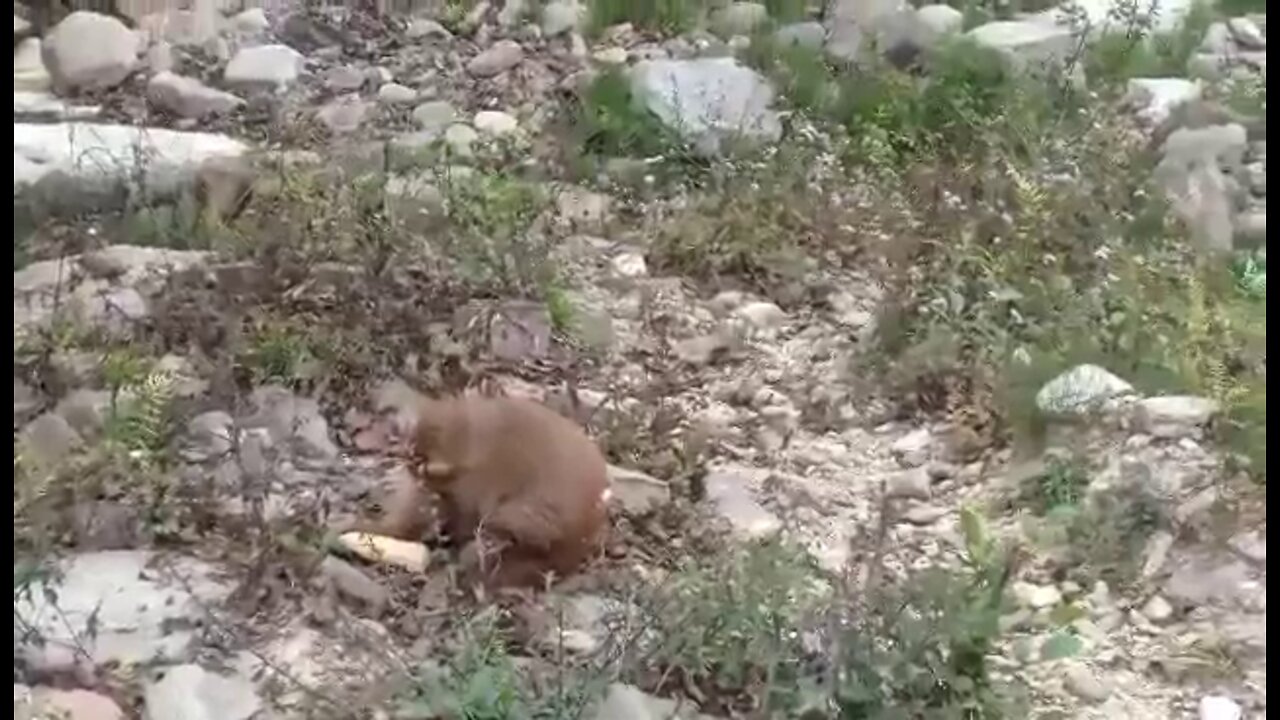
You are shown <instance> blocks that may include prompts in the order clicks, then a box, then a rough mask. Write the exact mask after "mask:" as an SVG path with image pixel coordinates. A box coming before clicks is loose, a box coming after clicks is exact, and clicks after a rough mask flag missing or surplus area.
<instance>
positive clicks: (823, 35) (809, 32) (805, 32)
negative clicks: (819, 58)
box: [773, 20, 827, 50]
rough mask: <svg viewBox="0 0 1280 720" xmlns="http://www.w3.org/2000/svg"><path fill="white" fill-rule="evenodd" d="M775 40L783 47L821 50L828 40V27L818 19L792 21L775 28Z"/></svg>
mask: <svg viewBox="0 0 1280 720" xmlns="http://www.w3.org/2000/svg"><path fill="white" fill-rule="evenodd" d="M773 40H774V42H776V43H778V44H779V45H782V46H783V47H802V48H806V49H808V50H820V49H822V44H823V43H824V42H826V40H827V29H826V28H824V27H822V23H820V22H818V21H817V20H809V21H806V22H797V23H791V24H789V25H783V26H782V27H780V28H778V29H777V30H775V31H774V33H773Z"/></svg>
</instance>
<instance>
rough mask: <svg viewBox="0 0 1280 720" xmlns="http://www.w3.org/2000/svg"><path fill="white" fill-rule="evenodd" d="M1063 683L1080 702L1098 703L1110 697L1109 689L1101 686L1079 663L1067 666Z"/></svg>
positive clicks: (1086, 668) (1089, 671)
mask: <svg viewBox="0 0 1280 720" xmlns="http://www.w3.org/2000/svg"><path fill="white" fill-rule="evenodd" d="M1063 682H1064V684H1065V686H1066V688H1067V690H1068V691H1069V692H1070V693H1071V694H1072V695H1075V696H1076V697H1078V698H1080V699H1081V700H1087V701H1089V702H1095V703H1099V702H1102V701H1103V700H1106V699H1107V698H1108V697H1109V696H1110V695H1111V688H1109V687H1107V686H1106V685H1105V684H1103V682H1102V681H1101V680H1099V679H1098V677H1097V676H1096V675H1094V674H1093V671H1092V670H1090V669H1089V668H1088V667H1086V666H1085V665H1082V664H1080V663H1071V664H1069V665H1067V668H1066V670H1065V672H1064V678H1063Z"/></svg>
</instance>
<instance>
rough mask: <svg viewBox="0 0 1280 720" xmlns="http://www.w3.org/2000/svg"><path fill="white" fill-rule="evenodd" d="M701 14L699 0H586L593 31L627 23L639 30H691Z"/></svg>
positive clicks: (663, 32)
mask: <svg viewBox="0 0 1280 720" xmlns="http://www.w3.org/2000/svg"><path fill="white" fill-rule="evenodd" d="M702 13H703V2H702V0H590V2H589V4H588V17H589V18H590V25H589V27H590V29H591V31H592V32H593V33H599V32H600V31H602V30H604V29H605V28H607V27H609V26H610V25H616V24H618V23H624V22H629V23H631V24H632V25H634V26H636V27H637V28H640V29H643V30H648V31H651V32H656V33H661V34H664V35H678V34H680V33H683V32H686V31H688V30H692V29H693V28H694V26H695V25H697V23H698V20H699V19H700V18H701V16H702Z"/></svg>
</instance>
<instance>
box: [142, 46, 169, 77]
mask: <svg viewBox="0 0 1280 720" xmlns="http://www.w3.org/2000/svg"><path fill="white" fill-rule="evenodd" d="M145 58H146V64H147V70H149V71H151V73H152V74H158V73H165V72H172V71H173V46H172V45H170V44H169V43H168V41H165V40H160V41H157V42H156V43H155V44H153V45H152V46H151V47H149V48H147V54H146V56H145Z"/></svg>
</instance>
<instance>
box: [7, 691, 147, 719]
mask: <svg viewBox="0 0 1280 720" xmlns="http://www.w3.org/2000/svg"><path fill="white" fill-rule="evenodd" d="M17 688H18V686H17V685H15V686H14V690H15V692H14V706H13V710H14V717H15V718H18V720H45V719H46V718H48V719H49V720H124V718H125V715H124V711H123V710H121V709H120V706H119V705H117V704H116V702H115V701H114V700H112V699H111V698H109V697H107V696H105V695H99V694H98V693H95V692H90V691H88V690H61V689H58V688H51V687H43V686H39V685H37V686H36V687H33V688H30V690H28V691H27V692H26V693H24V694H25V695H26V697H25V698H23V699H21V700H19V698H18V692H17ZM19 703H22V705H19Z"/></svg>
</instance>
